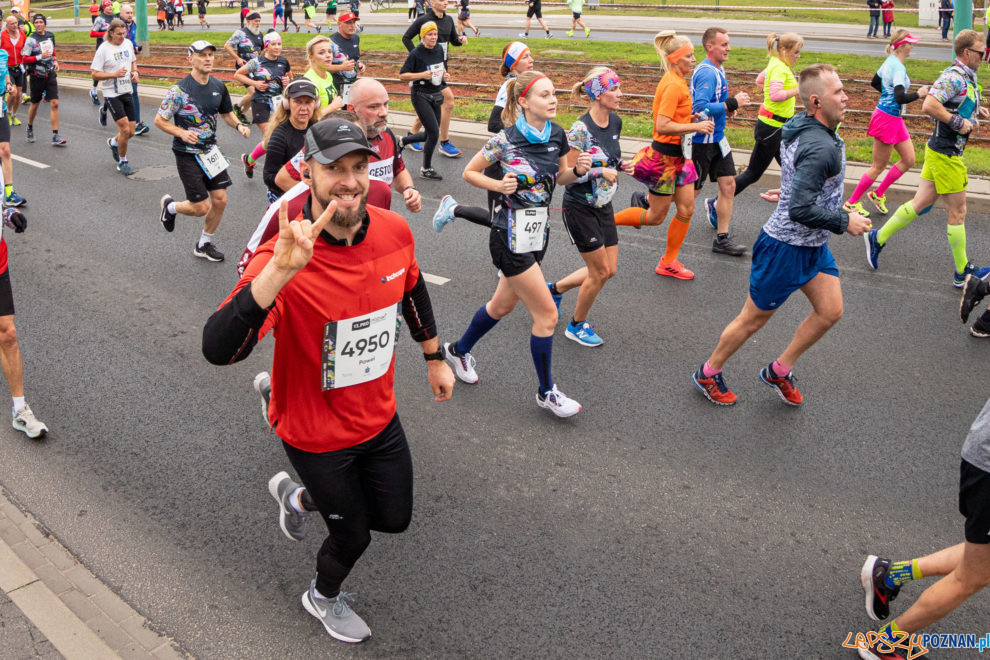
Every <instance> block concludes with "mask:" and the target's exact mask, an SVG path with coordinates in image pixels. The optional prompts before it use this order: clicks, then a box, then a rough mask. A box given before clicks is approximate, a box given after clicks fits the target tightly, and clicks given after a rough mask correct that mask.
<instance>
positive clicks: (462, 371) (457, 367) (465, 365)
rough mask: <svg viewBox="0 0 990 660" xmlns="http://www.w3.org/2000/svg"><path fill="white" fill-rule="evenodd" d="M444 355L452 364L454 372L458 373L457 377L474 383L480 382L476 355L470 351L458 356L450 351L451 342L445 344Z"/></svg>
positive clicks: (471, 383)
mask: <svg viewBox="0 0 990 660" xmlns="http://www.w3.org/2000/svg"><path fill="white" fill-rule="evenodd" d="M443 357H444V359H445V360H447V362H448V363H449V364H450V368H451V369H453V370H454V374H456V375H457V379H458V380H460V381H463V382H465V383H468V384H470V385H473V384H475V383H477V382H478V374H477V372H476V371H475V370H474V365H475V361H474V356H473V355H471V354H470V353H465V354H464V355H463V356H461V357H458V356H456V355H454V354H453V353H451V352H450V342H447V343H446V344H444V345H443Z"/></svg>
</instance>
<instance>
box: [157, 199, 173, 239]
mask: <svg viewBox="0 0 990 660" xmlns="http://www.w3.org/2000/svg"><path fill="white" fill-rule="evenodd" d="M174 201H175V200H174V199H172V196H171V195H162V200H161V207H162V215H161V217H160V218H159V219H160V220H161V221H162V227H164V228H165V231H172V230H173V229H175V214H174V213H169V210H168V205H169V204H171V203H172V202H174Z"/></svg>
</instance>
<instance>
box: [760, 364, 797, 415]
mask: <svg viewBox="0 0 990 660" xmlns="http://www.w3.org/2000/svg"><path fill="white" fill-rule="evenodd" d="M794 381H795V378H794V371H793V370H792V371H791V373H789V374H787V375H786V376H784V377H783V378H780V377H778V376H777V375H776V374H774V373H773V371H772V370H771V368H770V366H769V365H768V366H766V367H763V368H762V369H760V382H762V383H764V384H766V385H769V386H770V387H772V388H774V389H775V390H777V394H778V395H779V396H780V398H781V399H783V400H784V403H786V404H787V405H789V406H800V405H801V404H802V403H804V397H803V396H801V393H800V392H798V388H797V387H795V386H794Z"/></svg>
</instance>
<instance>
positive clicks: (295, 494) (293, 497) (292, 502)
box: [289, 487, 309, 513]
mask: <svg viewBox="0 0 990 660" xmlns="http://www.w3.org/2000/svg"><path fill="white" fill-rule="evenodd" d="M302 491H303V489H302V487H300V488H296V489H295V490H294V491H292V492H291V493H290V494H289V506H291V507H292V508H293V509H294V510H295V512H296V513H309V512H308V511H306V509H304V508H303V505H302Z"/></svg>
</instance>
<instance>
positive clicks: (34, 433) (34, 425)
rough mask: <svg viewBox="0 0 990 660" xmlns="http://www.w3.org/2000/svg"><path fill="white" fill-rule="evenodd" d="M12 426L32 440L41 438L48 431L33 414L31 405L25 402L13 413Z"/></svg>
mask: <svg viewBox="0 0 990 660" xmlns="http://www.w3.org/2000/svg"><path fill="white" fill-rule="evenodd" d="M13 427H14V428H15V429H17V430H18V431H21V432H22V433H24V435H26V436H27V437H29V438H31V439H34V440H38V439H40V438H43V437H45V435H46V434H47V433H48V427H47V426H45V425H44V424H43V423H42V422H41V421H40V420H38V418H37V417H35V416H34V413H33V412H31V406H29V405H28V404H26V403H25V404H24V405H23V406H21V409H20V410H18V411H17V413H16V414H15V415H14V421H13Z"/></svg>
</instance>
